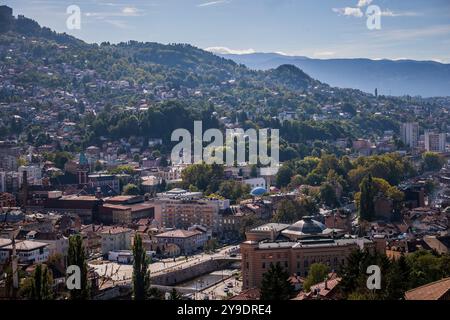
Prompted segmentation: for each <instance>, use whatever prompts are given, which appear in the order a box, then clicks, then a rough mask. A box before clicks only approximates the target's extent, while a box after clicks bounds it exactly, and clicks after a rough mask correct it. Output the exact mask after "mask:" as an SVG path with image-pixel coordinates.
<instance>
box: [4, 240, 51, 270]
mask: <svg viewBox="0 0 450 320" xmlns="http://www.w3.org/2000/svg"><path fill="white" fill-rule="evenodd" d="M13 246H15V247H16V253H17V256H18V258H19V261H18V262H19V263H21V264H34V263H43V262H45V261H47V259H48V257H49V254H50V251H49V249H48V244H47V243H43V242H38V241H29V240H20V241H15V244H14V243H13V240H11V239H0V263H5V262H6V261H7V260H8V259H9V257H10V256H11V254H12V251H13Z"/></svg>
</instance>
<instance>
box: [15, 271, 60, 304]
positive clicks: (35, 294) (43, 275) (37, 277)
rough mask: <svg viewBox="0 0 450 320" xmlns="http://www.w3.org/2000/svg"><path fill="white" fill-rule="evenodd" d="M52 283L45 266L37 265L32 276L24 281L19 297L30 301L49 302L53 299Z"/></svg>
mask: <svg viewBox="0 0 450 320" xmlns="http://www.w3.org/2000/svg"><path fill="white" fill-rule="evenodd" d="M52 282H53V280H52V276H51V274H50V273H49V270H48V268H47V266H45V265H42V264H38V265H37V266H36V268H35V269H34V272H33V275H32V276H31V277H30V278H27V279H26V280H25V282H24V284H23V286H22V288H21V295H23V296H25V297H27V298H28V299H31V300H51V299H52V298H53V292H52V288H51V286H52Z"/></svg>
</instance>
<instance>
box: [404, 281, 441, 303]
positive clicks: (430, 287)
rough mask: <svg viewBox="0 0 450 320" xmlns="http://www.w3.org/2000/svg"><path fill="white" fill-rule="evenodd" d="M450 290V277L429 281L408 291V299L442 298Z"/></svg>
mask: <svg viewBox="0 0 450 320" xmlns="http://www.w3.org/2000/svg"><path fill="white" fill-rule="evenodd" d="M449 292H450V278H444V279H441V280H439V281H435V282H432V283H428V284H426V285H423V286H421V287H418V288H415V289H411V290H409V291H406V293H405V299H406V300H441V299H442V298H443V296H445V295H446V294H449Z"/></svg>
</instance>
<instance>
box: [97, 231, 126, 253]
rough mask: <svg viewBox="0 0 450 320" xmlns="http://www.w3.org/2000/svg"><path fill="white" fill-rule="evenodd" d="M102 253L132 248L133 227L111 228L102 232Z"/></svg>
mask: <svg viewBox="0 0 450 320" xmlns="http://www.w3.org/2000/svg"><path fill="white" fill-rule="evenodd" d="M101 237H102V240H101V245H102V254H108V253H109V252H110V251H120V250H129V249H130V248H131V229H128V228H121V227H117V228H111V229H110V230H106V231H103V232H102V233H101Z"/></svg>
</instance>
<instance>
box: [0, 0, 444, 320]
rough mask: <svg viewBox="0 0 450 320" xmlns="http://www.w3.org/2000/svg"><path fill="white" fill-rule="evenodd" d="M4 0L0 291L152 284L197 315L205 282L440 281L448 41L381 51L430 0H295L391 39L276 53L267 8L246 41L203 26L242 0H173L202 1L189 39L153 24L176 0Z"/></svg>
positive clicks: (266, 298)
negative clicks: (343, 3) (344, 2)
mask: <svg viewBox="0 0 450 320" xmlns="http://www.w3.org/2000/svg"><path fill="white" fill-rule="evenodd" d="M3 2H5V4H0V110H1V111H0V300H2V302H1V303H3V301H5V303H6V302H7V301H12V300H15V301H17V300H21V301H23V300H33V301H44V300H45V301H47V302H48V300H67V301H71V300H97V301H98V300H108V301H118V300H129V301H131V300H134V301H141V300H152V301H150V302H148V303H149V306H151V304H152V303H154V304H158V305H159V304H161V307H162V308H165V310H167V311H166V312H167V313H168V314H171V315H172V316H175V315H176V316H182V315H183V316H196V317H197V319H198V318H202V317H205V318H208V317H213V318H214V317H216V316H217V317H218V316H219V313H220V312H221V311H222V308H220V310H219V311H218V310H215V309H219V307H218V306H219V304H215V303H219V301H220V303H221V304H220V306H223V308H224V309H223V310H224V311H222V312H224V313H222V317H224V316H225V315H229V316H231V315H233V314H234V315H240V316H243V315H253V316H255V315H256V316H260V318H261V319H267V318H271V317H275V316H276V317H277V318H278V317H279V316H278V312H279V309H276V306H277V303H281V302H280V301H283V303H286V308H288V309H290V308H296V309H293V310H298V308H301V306H304V305H307V304H308V301H311V300H321V301H322V302H321V303H323V304H324V305H326V304H327V301H330V300H339V301H345V300H371V301H386V300H389V301H393V300H395V301H400V300H450V251H449V250H450V234H449V227H450V162H449V160H450V144H449V139H448V137H449V132H450V91H449V90H450V65H449V64H448V62H450V57H449V56H448V50H447V51H446V52H441V51H440V47H439V46H438V45H437V46H436V47H435V48H436V49H434V50H435V51H433V52H431V51H430V52H428V51H426V50H429V49H430V48H428V47H427V49H424V51H420V50H418V51H417V56H414V54H415V53H413V51H411V54H412V56H410V57H409V56H408V57H405V58H403V59H395V57H396V55H397V54H402V53H403V51H402V50H403V47H402V46H404V47H405V48H409V45H410V44H409V43H410V42H411V43H413V42H415V41H416V39H415V38H413V37H415V36H416V34H413V33H412V31H411V32H410V33H409V37H406V39H403V38H402V40H399V37H400V36H399V33H398V32H397V31H396V30H393V29H392V30H391V29H390V28H394V27H395V26H396V25H394V22H393V21H394V20H395V21H398V20H401V19H407V21H408V22H407V23H410V24H411V25H412V24H413V22H412V21H416V20H415V19H422V20H421V21H428V20H426V18H427V17H428V16H427V15H431V14H432V13H430V12H431V11H424V12H425V13H423V14H422V13H420V14H419V13H417V14H415V12H416V11H417V12H419V11H418V10H419V7H416V5H417V6H419V4H418V3H416V1H412V2H411V3H410V6H411V7H410V8H409V9H408V8H406V9H405V8H403V7H402V8H403V9H402V8H397V7H395V5H396V4H394V3H395V2H393V3H392V7H390V8H391V9H387V8H386V6H384V7H381V8H380V7H378V5H377V3H378V4H379V5H380V6H381V4H382V2H381V1H370V0H364V1H363V0H359V1H348V5H349V7H344V8H334V7H335V6H337V4H336V3H333V4H330V7H329V8H328V7H327V8H326V9H325V8H324V7H325V6H326V5H325V3H326V1H324V2H323V3H322V4H321V5H318V4H316V3H315V2H314V3H315V4H314V5H313V2H312V1H309V0H308V1H305V2H303V4H302V5H306V3H308V5H309V6H310V8H309V9H310V10H311V12H312V13H311V14H314V15H317V16H316V17H319V12H326V13H323V14H324V15H325V14H326V16H327V17H329V18H328V19H329V23H330V25H332V24H336V25H335V28H338V26H339V28H343V29H339V30H340V31H339V32H341V31H342V32H344V31H343V30H346V28H349V27H348V26H347V25H348V24H350V25H353V27H354V26H355V25H356V24H357V23H359V24H361V26H359V24H358V27H354V28H356V29H357V30H362V31H360V32H362V33H367V32H375V33H376V32H384V33H386V34H387V35H389V36H390V37H392V41H398V42H396V45H397V46H398V48H397V49H395V48H394V49H395V50H398V52H397V51H395V50H394V49H392V50H393V51H388V49H387V47H386V49H385V50H387V51H386V59H376V58H375V57H374V56H372V55H371V53H370V52H373V53H377V54H379V55H381V54H382V53H383V52H384V51H383V50H384V49H383V48H385V47H384V46H383V44H382V43H381V41H382V40H379V36H374V37H375V38H376V39H378V40H376V41H375V40H374V41H375V43H374V44H371V45H368V47H367V48H368V51H367V52H366V53H367V54H365V53H364V52H365V51H362V50H363V49H362V48H363V47H364V45H363V44H361V48H360V50H361V51H356V54H357V55H361V56H359V57H360V58H361V57H363V59H362V58H361V59H360V58H357V57H354V56H353V55H351V54H347V55H346V52H347V51H345V50H344V49H342V48H341V51H339V50H337V49H336V53H334V52H328V53H327V54H322V55H316V56H314V53H313V51H311V52H309V51H308V50H309V49H308V48H309V47H311V46H314V45H316V46H317V47H318V48H319V47H320V46H323V45H326V43H325V44H322V43H321V42H320V43H319V41H317V42H314V41H312V40H311V42H310V43H306V42H305V43H301V45H300V46H299V47H298V48H303V49H302V50H304V51H300V49H298V50H297V51H296V53H295V54H294V53H291V54H288V53H285V52H284V53H283V52H281V53H280V51H282V49H283V50H286V49H284V47H281V45H279V46H278V47H279V48H280V49H277V48H278V47H277V43H278V42H276V41H275V40H274V37H273V34H272V31H268V30H267V35H266V36H267V38H266V40H265V41H262V42H259V40H258V39H259V37H257V36H256V35H255V36H254V38H249V40H248V41H249V45H252V46H254V47H255V48H258V49H257V50H256V49H252V50H243V49H242V48H243V47H242V46H241V47H240V48H241V49H242V50H241V51H239V50H237V49H235V50H233V49H229V48H228V47H225V46H224V45H225V44H227V43H230V44H229V46H230V47H232V46H233V43H234V44H235V45H236V47H239V45H240V42H239V41H240V40H239V39H240V37H246V36H248V34H249V33H250V32H256V31H254V30H253V31H249V30H247V31H242V34H241V35H239V34H238V33H235V32H233V31H235V29H234V27H230V30H229V33H226V32H225V31H223V30H222V29H220V26H222V20H221V19H222V18H224V17H227V18H230V16H229V11H227V10H231V9H228V7H231V8H233V10H238V9H239V10H243V11H244V12H246V10H249V8H247V5H248V4H243V3H242V2H240V1H239V0H234V1H210V2H207V1H201V0H198V1H191V0H189V1H187V2H183V4H181V2H182V1H174V2H177V3H178V5H180V8H179V10H185V14H186V15H187V16H191V17H197V14H198V13H197V12H198V11H199V10H210V11H209V13H208V14H209V15H210V16H209V17H202V18H200V17H198V19H199V20H198V21H197V22H196V21H195V20H192V21H191V22H190V23H191V24H194V27H192V28H193V29H190V27H189V28H188V27H186V29H185V30H184V31H183V30H181V29H179V34H178V36H180V37H183V34H184V36H185V37H186V41H185V42H183V41H175V42H172V40H173V39H178V38H173V34H172V33H171V32H172V31H171V30H170V28H168V27H167V28H168V30H166V31H162V29H163V28H156V29H155V30H154V29H151V28H150V25H151V22H150V21H152V20H151V19H150V17H149V16H148V15H150V14H152V15H158V12H159V14H160V15H162V14H163V12H165V10H169V9H168V8H167V7H165V6H170V10H173V15H174V16H173V17H178V16H179V15H181V14H182V12H179V11H177V10H176V9H175V8H174V7H172V5H174V3H173V1H172V2H171V1H169V2H170V3H169V2H167V3H165V4H164V3H162V2H160V1H154V2H152V3H153V5H150V4H149V3H150V2H148V3H147V2H145V3H144V2H140V1H131V3H129V4H126V5H125V4H122V3H117V2H115V1H112V2H111V3H106V2H103V1H98V2H97V1H85V2H80V3H79V4H76V3H65V1H63V2H58V4H56V1H55V3H53V2H52V1H48V2H45V1H44V2H42V7H41V8H40V10H39V8H38V7H33V5H35V4H32V2H31V1H30V6H31V8H28V7H27V6H26V4H25V2H23V1H18V2H17V3H15V2H14V3H13V2H11V1H3ZM269 2H270V1H268V2H267V3H266V2H265V1H261V3H260V4H254V5H255V8H254V10H255V14H256V15H261V17H265V18H266V16H269V15H270V14H272V17H273V19H274V20H276V21H277V23H279V25H280V26H279V27H280V28H281V27H284V26H286V25H289V23H290V22H289V21H290V17H291V16H290V13H288V11H289V10H290V9H292V7H291V6H295V5H297V4H293V3H296V2H295V1H293V2H292V3H291V2H289V4H288V3H285V2H283V1H280V4H274V3H269ZM350 2H351V3H350ZM188 3H189V5H188ZM356 3H357V4H356ZM431 3H432V4H433V5H435V7H434V9H436V10H437V11H438V12H442V11H445V10H444V9H448V8H449V6H448V4H447V3H444V1H431ZM298 5H300V4H298ZM403 5H405V6H406V4H403ZM333 6H334V7H333ZM439 6H440V7H439ZM188 7H189V8H188ZM377 8H378V9H377ZM439 8H440V9H439ZM31 9H33V12H35V13H34V14H35V15H33V16H27V15H24V14H23V13H27V12H31ZM100 9H103V10H104V11H102V12H100ZM319 9H320V10H319ZM46 10H47V11H46ZM52 10H55V11H52ZM152 10H153V11H152ZM270 10H273V13H270V12H269V11H270ZM377 10H380V11H377ZM402 10H403V11H402ZM430 10H431V9H430ZM151 12H152V13H151ZM202 12H203V13H204V14H205V15H206V14H207V13H206V12H204V11H202ZM233 12H236V24H237V25H239V24H240V23H241V22H240V19H241V14H243V13H239V12H237V11H233ZM389 12H390V13H389ZM433 12H434V11H433ZM222 15H223V16H222ZM281 15H285V17H286V21H282V19H281ZM99 17H101V18H99ZM146 17H147V20H146V21H147V22H148V23H149V24H148V26H149V29H148V30H147V31H146V32H147V33H146V34H147V38H146V39H143V37H145V33H144V35H143V34H142V30H141V29H139V28H138V27H133V24H132V23H133V21H134V23H135V24H136V26H140V25H139V23H141V21H144V20H145V18H146ZM213 18H214V19H217V21H216V25H214V26H212V27H211V28H212V30H207V29H203V27H202V26H203V23H204V21H203V19H213ZM438 18H439V19H440V16H439V14H438V13H436V16H435V20H434V21H438V20H436V19H438ZM447 18H448V16H447ZM389 19H390V20H389ZM408 19H409V20H408ZM106 20H110V22H109V24H110V26H109V29H106V28H105V27H104V25H103V24H104V23H106V22H105V21H106ZM366 20H367V21H366ZM111 21H113V22H111ZM176 21H178V22H179V23H180V25H183V23H184V20H183V19H181V18H180V19H179V20H175V22H174V23H177V22H176ZM410 21H411V22H410ZM273 22H274V21H271V20H270V19H269V20H268V22H267V23H268V27H273V28H275V29H274V30H278V29H276V28H277V27H275V25H272V23H273ZM125 23H127V24H125ZM142 23H143V22H142ZM155 23H156V22H155ZM254 23H255V28H256V27H258V28H260V29H258V31H257V32H258V34H260V35H261V34H264V32H265V31H264V30H265V29H264V28H263V27H262V26H260V25H259V24H258V22H256V20H255V21H254ZM292 23H293V22H292ZM195 25H197V26H198V30H197V29H196V28H195ZM85 26H86V28H88V30H92V28H94V29H95V28H98V33H96V34H94V33H92V32H91V31H90V32H87V33H85V32H86V31H83V28H85ZM333 26H334V25H333ZM430 26H431V25H430ZM430 26H429V25H427V27H423V28H425V29H426V30H429V29H430V28H431V27H430ZM447 26H448V20H447ZM416 27H417V26H416V25H414V28H416ZM89 28H91V29H89ZM311 28H313V27H312V26H311ZM314 28H319V27H318V26H317V27H314ZM358 28H360V29H358ZM383 28H386V29H387V30H386V29H383ZM399 28H400V27H399ZM417 28H419V27H417ZM427 28H428V29H427ZM200 29H202V30H203V31H199V30H200ZM216 29H220V32H219V31H217V30H216ZM105 30H109V31H105ZM115 30H116V31H115ZM315 30H316V29H315ZM319 30H321V29H319ZM399 30H400V29H399ZM414 30H416V29H414ZM433 30H435V29H433ZM435 31H436V30H435ZM198 32H200V33H198ZM310 32H314V33H315V32H317V30H316V31H310ZM320 32H322V33H323V32H325V31H323V30H321V31H320ZM194 33H196V34H197V38H195V39H191V37H192V36H193V34H194ZM356 33H357V31H355V34H356ZM384 33H383V34H384ZM156 34H157V35H156ZM214 34H216V36H215V35H214ZM226 35H227V36H226ZM164 36H166V38H165V39H167V40H166V41H163V40H161V39H163V37H164ZM263 36H264V35H263ZM436 36H437V37H441V38H440V41H442V42H447V44H448V43H450V42H449V41H450V29H449V28H447V29H445V28H444V29H439V31H438V32H436V33H433V34H432V33H431V31H427V32H422V33H420V35H418V36H417V37H418V39H419V38H420V39H421V41H424V44H425V42H426V43H428V42H427V41H430V42H429V43H430V44H432V40H433V39H435V38H433V37H436ZM121 37H126V39H127V40H123V39H122V38H121ZM230 37H234V38H235V40H234V41H235V42H233V41H231V40H229V38H230ZM299 37H300V38H301V37H307V35H303V34H302V35H300V36H299ZM355 37H356V35H355ZM377 37H378V38H377ZM380 37H381V36H380ZM428 37H430V38H428ZM98 38H102V39H104V40H102V41H99V40H98ZM210 38H211V39H214V41H215V43H216V46H214V45H212V44H210V42H211V40H210ZM394 38H395V40H394ZM133 39H138V40H133ZM155 39H156V41H155ZM205 39H207V40H205ZM277 39H279V40H280V41H281V40H283V41H284V42H286V48H288V47H289V43H290V42H289V41H288V40H285V38H284V37H282V36H281V35H280V36H279V38H277ZM305 39H307V38H305ZM220 41H223V43H222V44H221V43H220ZM292 41H295V39H293V40H292ZM327 41H328V40H327ZM329 41H331V40H329ZM377 41H378V42H377ZM402 41H403V42H402ZM417 41H418V40H417ZM191 42H192V44H190V43H191ZM211 43H212V42H211ZM263 43H266V44H264V45H269V44H270V45H271V46H272V47H271V49H270V50H272V53H270V52H269V50H268V49H267V48H266V47H264V46H263ZM218 44H221V46H220V47H219V46H218ZM329 45H330V47H332V46H334V45H335V44H334V42H333V41H331V42H329ZM348 45H350V44H348ZM372 46H373V47H372ZM378 46H379V48H381V49H380V51H377V50H378V49H377V48H378ZM392 47H394V45H392ZM320 48H322V47H320ZM447 48H448V47H447ZM389 50H390V49H389ZM405 50H406V49H405ZM408 50H409V49H408ZM408 50H406V51H408ZM330 51H331V49H330ZM292 52H293V51H292ZM340 52H341V53H340ZM421 54H424V56H421ZM308 55H309V57H307V56H308ZM425 55H426V56H425ZM445 55H447V57H445ZM426 57H428V58H426ZM436 57H439V60H440V61H437V58H436ZM446 59H449V60H446ZM167 300H177V301H176V302H172V303H174V304H167V306H166V303H168V302H167ZM199 300H201V301H202V302H201V303H200V302H199ZM296 300H303V301H296ZM250 302H252V303H250ZM86 303H87V302H86ZM15 306H16V307H17V305H15ZM169 306H170V307H169ZM283 306H284V304H283ZM316 307H317V305H316ZM272 308H273V309H272ZM283 308H284V307H283ZM124 310H125V309H124ZM225 317H226V316H225ZM180 319H184V318H182V317H181V318H180Z"/></svg>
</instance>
